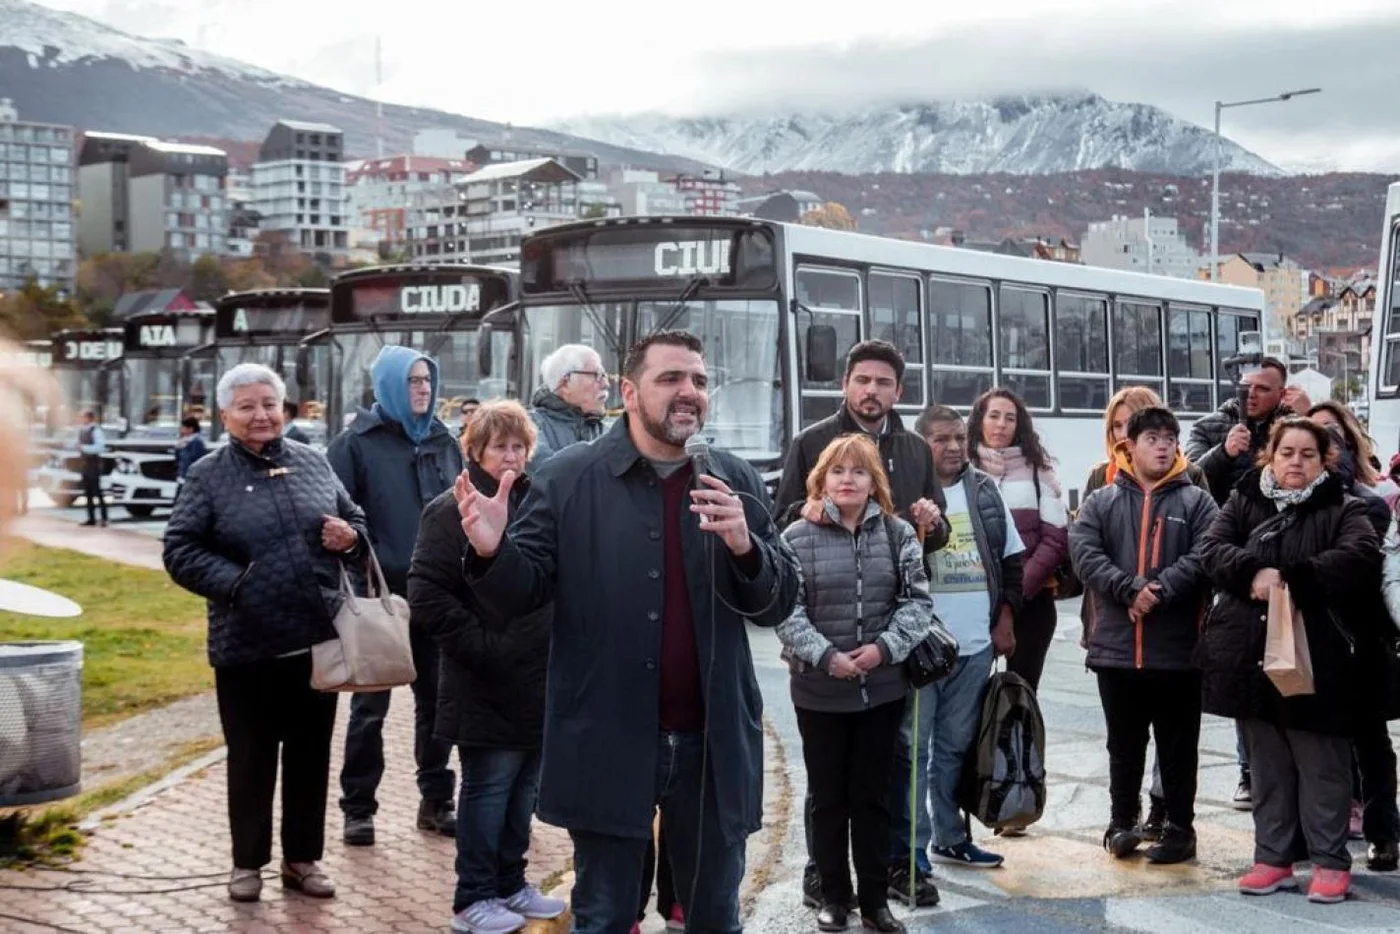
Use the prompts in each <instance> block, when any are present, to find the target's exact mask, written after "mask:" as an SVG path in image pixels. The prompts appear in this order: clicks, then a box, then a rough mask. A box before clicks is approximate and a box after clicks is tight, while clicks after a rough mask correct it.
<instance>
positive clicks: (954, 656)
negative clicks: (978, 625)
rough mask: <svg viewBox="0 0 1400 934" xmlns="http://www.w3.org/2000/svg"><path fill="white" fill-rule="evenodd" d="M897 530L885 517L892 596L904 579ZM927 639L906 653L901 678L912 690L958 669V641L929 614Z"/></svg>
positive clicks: (935, 614)
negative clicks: (891, 571) (904, 679)
mask: <svg viewBox="0 0 1400 934" xmlns="http://www.w3.org/2000/svg"><path fill="white" fill-rule="evenodd" d="M898 530H899V527H898V526H896V525H895V524H894V520H893V519H891V518H890V517H889V516H885V539H886V540H887V541H888V542H889V543H890V561H891V562H893V564H894V574H895V579H896V581H897V584H896V585H895V586H896V590H895V592H896V594H902V593H903V592H904V575H903V574H902V573H900V566H899V545H898V544H897V543H896V536H895V533H896V532H897V531H898ZM931 615H932V617H933V619H932V620H931V621H930V623H931V625H930V626H929V631H928V635H927V636H925V637H924V638H923V641H922V642H920V643H919V644H918V645H916V646H914V648H913V649H912V650H911V651H910V652H909V657H908V658H906V659H905V660H904V675H905V677H907V678H908V679H909V683H910V684H912V685H913V686H914V687H915V688H916V689H917V688H921V687H925V686H927V685H930V684H933V683H934V682H935V681H940V680H942V679H943V678H946V677H948V676H949V675H950V674H952V673H953V669H954V668H956V667H957V665H958V651H959V647H958V640H957V639H956V638H955V637H954V636H953V634H952V633H951V632H949V631H948V627H946V626H944V625H943V620H941V619H939V618H938V614H937V613H933V614H931Z"/></svg>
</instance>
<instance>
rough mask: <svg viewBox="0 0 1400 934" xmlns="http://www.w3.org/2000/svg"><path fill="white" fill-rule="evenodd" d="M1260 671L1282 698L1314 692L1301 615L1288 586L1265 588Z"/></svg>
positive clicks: (1306, 636) (1310, 661)
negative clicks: (1266, 605) (1266, 623)
mask: <svg viewBox="0 0 1400 934" xmlns="http://www.w3.org/2000/svg"><path fill="white" fill-rule="evenodd" d="M1264 674H1266V675H1268V676H1269V680H1270V681H1272V682H1273V683H1274V687H1276V688H1278V692H1279V693H1280V694H1282V695H1283V696H1284V697H1297V696H1299V695H1303V694H1314V693H1316V691H1315V689H1314V687H1313V669H1312V656H1311V655H1309V654H1308V633H1307V630H1306V629H1304V628H1303V614H1302V613H1300V612H1298V608H1297V607H1296V606H1294V605H1293V595H1292V594H1290V593H1289V592H1288V585H1287V584H1283V585H1281V586H1278V587H1270V588H1269V628H1268V631H1267V633H1266V634H1265V636H1264Z"/></svg>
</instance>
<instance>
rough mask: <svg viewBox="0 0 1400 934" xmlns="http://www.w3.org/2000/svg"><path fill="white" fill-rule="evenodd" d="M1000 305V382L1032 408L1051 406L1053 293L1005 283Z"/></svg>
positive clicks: (1001, 291) (999, 294) (998, 330)
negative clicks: (1051, 319)
mask: <svg viewBox="0 0 1400 934" xmlns="http://www.w3.org/2000/svg"><path fill="white" fill-rule="evenodd" d="M997 306H998V310H999V312H1000V314H998V316H997V318H998V322H997V323H998V327H997V336H998V338H999V343H998V344H997V348H998V350H997V352H998V355H999V357H1000V358H1001V359H1000V362H1001V370H1002V377H1001V384H1002V385H1003V386H1005V387H1006V388H1007V389H1010V390H1012V391H1013V392H1015V393H1016V394H1017V395H1018V396H1020V397H1021V398H1022V400H1024V401H1025V403H1026V405H1027V407H1029V408H1032V409H1048V408H1050V406H1051V404H1052V403H1051V399H1050V296H1049V295H1047V294H1046V293H1044V292H1036V291H1031V290H1030V289H1023V288H1017V287H1015V286H1006V285H1003V286H1002V287H1001V290H1000V292H999V293H998V301H997Z"/></svg>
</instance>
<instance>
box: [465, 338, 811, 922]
mask: <svg viewBox="0 0 1400 934" xmlns="http://www.w3.org/2000/svg"><path fill="white" fill-rule="evenodd" d="M702 353H703V345H702V344H701V342H700V340H699V338H697V337H695V336H694V335H692V334H689V333H686V332H682V331H662V332H658V333H655V334H652V335H651V336H649V337H647V338H645V339H643V340H641V341H639V342H638V343H637V344H636V345H635V346H633V347H632V349H631V350H630V351H628V353H627V358H626V360H625V361H624V363H623V368H622V369H623V372H622V384H621V389H622V399H623V405H624V409H625V414H624V416H623V417H622V418H621V419H619V420H618V421H617V422H616V423H615V424H614V425H613V426H612V428H611V429H609V431H608V432H607V433H606V434H604V435H603V436H602V437H601V438H599V439H598V440H596V441H594V442H592V443H591V444H586V445H574V446H572V447H569V448H566V449H565V450H564V451H562V452H560V453H559V454H558V455H556V456H555V457H554V458H553V459H551V460H550V461H549V462H548V463H547V464H545V466H544V467H543V468H541V470H540V471H539V473H538V474H536V475H535V476H534V478H533V480H534V482H533V485H532V487H531V490H530V493H529V494H528V496H527V498H526V500H525V502H524V504H523V505H522V506H521V509H520V513H519V514H518V516H517V518H516V521H515V522H514V524H512V525H511V527H510V532H509V534H507V533H506V524H507V518H506V514H507V502H508V497H509V495H510V488H511V485H512V482H513V480H514V477H513V476H512V475H511V474H509V473H507V474H506V475H505V477H503V478H502V482H501V484H500V489H499V491H498V493H497V495H496V496H495V497H486V496H484V495H482V494H481V493H479V492H478V491H476V490H475V489H474V488H473V487H472V485H471V481H470V480H469V479H468V478H467V476H466V475H465V474H463V475H462V476H461V477H460V478H459V479H458V481H457V486H456V495H457V501H458V508H459V511H460V513H461V516H462V528H463V530H464V531H465V532H466V535H467V539H468V543H469V544H468V548H467V553H466V554H465V555H464V562H463V566H464V569H465V573H466V574H467V578H468V581H469V582H470V583H471V585H472V587H473V588H475V591H476V594H477V596H478V597H479V599H481V600H484V601H487V602H489V603H492V604H495V605H496V606H497V607H498V608H499V609H500V611H501V612H502V613H503V614H504V615H509V616H518V615H521V614H524V613H526V612H528V611H529V610H531V609H533V608H535V607H536V606H539V605H542V604H544V603H546V602H548V601H550V600H553V601H554V606H555V610H554V628H553V637H552V638H553V642H552V644H551V648H550V657H549V676H548V692H547V701H546V709H545V727H544V751H543V763H542V767H541V774H540V800H539V815H540V817H541V818H542V819H543V820H545V821H547V822H549V823H551V824H555V825H557V826H560V827H564V828H565V829H567V830H568V831H569V834H570V836H571V838H572V839H573V844H574V870H575V874H576V880H575V884H574V889H573V911H574V919H575V920H574V931H575V932H576V934H616V932H622V931H627V930H628V929H630V928H631V926H632V923H633V922H634V921H635V920H636V914H637V905H638V904H639V902H640V899H641V892H640V888H641V866H642V859H643V856H644V854H645V852H646V848H647V841H648V840H650V839H651V833H652V817H653V815H654V813H655V810H656V808H657V807H658V806H659V807H660V808H661V820H662V824H663V826H664V828H665V836H666V840H667V845H668V848H669V850H670V853H669V854H662V855H661V858H667V857H668V856H669V859H670V861H671V866H672V868H673V870H674V880H675V886H676V894H677V897H678V898H679V899H680V902H681V904H682V906H683V908H684V911H685V919H686V929H687V930H688V931H691V932H696V934H698V932H733V931H740V930H742V928H741V926H740V921H739V885H740V882H741V881H742V879H743V876H744V848H745V842H746V839H747V838H748V836H749V835H750V834H752V833H753V832H754V831H756V830H758V828H759V825H760V819H761V810H762V801H763V761H762V759H763V745H762V743H763V738H762V731H761V728H760V725H759V724H760V719H761V716H762V700H761V697H760V695H759V690H758V684H757V681H756V679H755V678H754V672H753V659H752V656H751V655H750V654H749V646H748V637H747V635H746V633H745V630H744V622H745V620H746V619H747V620H750V621H752V622H754V623H757V624H759V625H764V626H775V625H777V624H778V623H780V622H782V621H783V620H784V619H786V618H787V617H788V615H790V614H791V612H792V608H793V604H794V602H795V600H796V597H797V588H798V572H797V564H796V561H795V559H794V558H793V556H792V553H791V551H789V550H788V548H787V545H786V544H784V543H783V541H782V539H781V538H780V537H779V535H778V533H777V529H776V528H775V526H774V525H773V523H772V521H771V520H770V519H769V518H768V501H767V496H766V495H765V493H764V489H763V484H762V481H761V480H760V478H759V476H758V474H757V473H756V472H755V471H754V469H753V468H752V467H750V466H749V465H748V464H747V463H745V462H744V461H743V460H741V459H739V458H737V457H734V456H733V455H731V454H728V453H726V452H724V451H709V452H708V454H707V455H706V456H704V458H703V466H704V473H703V474H701V475H699V476H697V475H696V471H695V465H694V464H693V463H692V460H691V459H690V458H688V457H687V445H686V442H687V441H688V440H689V439H691V438H692V437H694V436H696V435H697V434H698V433H699V432H700V430H701V428H702V427H703V426H704V424H705V415H706V412H707V411H708V408H709V396H708V375H707V372H706V369H705V361H704V357H703V356H702ZM701 450H703V449H697V445H695V444H694V443H692V444H691V445H690V453H691V455H692V456H694V457H696V459H697V460H699V454H700V453H701Z"/></svg>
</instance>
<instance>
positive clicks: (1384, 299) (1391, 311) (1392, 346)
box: [1376, 186, 1400, 389]
mask: <svg viewBox="0 0 1400 934" xmlns="http://www.w3.org/2000/svg"><path fill="white" fill-rule="evenodd" d="M1392 190H1393V186H1392ZM1382 272H1385V270H1382ZM1389 272H1390V275H1389V277H1388V278H1387V279H1386V281H1385V282H1383V283H1381V289H1382V292H1381V293H1380V294H1377V295H1376V303H1377V304H1378V305H1379V306H1380V314H1383V315H1385V347H1384V351H1385V353H1384V356H1383V358H1382V366H1383V367H1384V369H1383V370H1382V371H1381V378H1380V381H1379V383H1378V386H1379V387H1383V388H1387V389H1389V388H1391V387H1395V386H1400V225H1396V226H1395V227H1393V228H1391V231H1390V270H1389Z"/></svg>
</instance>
